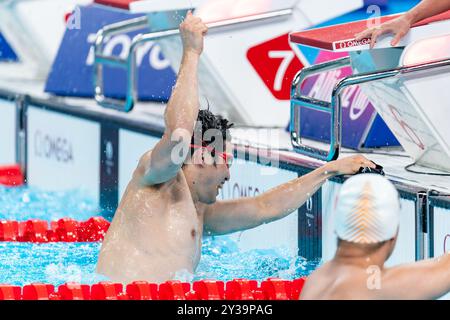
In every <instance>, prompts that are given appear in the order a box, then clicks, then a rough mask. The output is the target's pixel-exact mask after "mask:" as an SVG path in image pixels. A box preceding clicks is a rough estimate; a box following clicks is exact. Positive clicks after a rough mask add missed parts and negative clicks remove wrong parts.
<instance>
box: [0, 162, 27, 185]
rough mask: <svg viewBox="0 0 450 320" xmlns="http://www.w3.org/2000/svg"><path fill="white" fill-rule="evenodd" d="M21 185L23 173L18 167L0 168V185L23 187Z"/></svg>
mask: <svg viewBox="0 0 450 320" xmlns="http://www.w3.org/2000/svg"><path fill="white" fill-rule="evenodd" d="M23 183H24V178H23V173H22V169H21V168H20V166H19V165H11V166H0V184H2V185H5V186H8V187H17V186H21V185H23Z"/></svg>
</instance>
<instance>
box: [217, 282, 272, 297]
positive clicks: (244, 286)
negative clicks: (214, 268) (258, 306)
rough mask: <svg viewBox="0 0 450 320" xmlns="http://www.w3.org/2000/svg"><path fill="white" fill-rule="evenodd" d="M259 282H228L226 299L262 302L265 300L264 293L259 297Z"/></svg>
mask: <svg viewBox="0 0 450 320" xmlns="http://www.w3.org/2000/svg"><path fill="white" fill-rule="evenodd" d="M257 290H258V282H257V281H256V280H247V279H235V280H233V281H229V282H227V286H226V290H225V299H227V300H260V299H258V298H261V299H263V298H264V296H263V295H262V291H260V292H259V293H260V295H259V296H258V293H257Z"/></svg>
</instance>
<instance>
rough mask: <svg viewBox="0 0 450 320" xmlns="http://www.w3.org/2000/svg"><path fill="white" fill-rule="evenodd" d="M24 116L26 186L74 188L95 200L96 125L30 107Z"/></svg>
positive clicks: (97, 137)
mask: <svg viewBox="0 0 450 320" xmlns="http://www.w3.org/2000/svg"><path fill="white" fill-rule="evenodd" d="M27 115H28V116H27V119H26V121H27V132H28V134H27V151H26V152H27V158H28V162H27V181H28V185H30V186H33V187H38V188H41V189H44V190H52V191H67V190H73V189H78V190H82V191H83V192H87V193H88V194H89V196H92V198H93V200H94V201H99V199H100V194H99V191H100V189H99V184H100V170H99V164H100V150H101V149H100V124H99V123H97V122H94V121H91V120H85V119H82V118H78V117H76V116H71V115H67V114H63V113H59V112H56V111H50V110H44V109H41V108H38V107H34V106H28V109H27ZM55 177H57V178H55Z"/></svg>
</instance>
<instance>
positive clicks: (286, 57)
mask: <svg viewBox="0 0 450 320" xmlns="http://www.w3.org/2000/svg"><path fill="white" fill-rule="evenodd" d="M269 58H272V59H280V58H281V59H283V61H282V62H281V63H280V66H279V67H278V70H277V73H276V75H275V81H274V83H273V90H275V91H280V90H281V87H282V86H283V80H284V77H285V74H286V71H287V69H288V67H289V65H290V64H291V62H292V60H293V59H294V58H295V54H294V52H293V51H291V50H283V51H269Z"/></svg>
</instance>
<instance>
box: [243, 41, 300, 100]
mask: <svg viewBox="0 0 450 320" xmlns="http://www.w3.org/2000/svg"><path fill="white" fill-rule="evenodd" d="M247 59H248V61H250V63H251V65H252V66H253V68H254V69H255V71H256V72H257V73H258V75H259V76H260V77H261V80H262V81H263V82H264V84H265V85H266V86H267V88H268V89H269V90H270V92H272V95H273V96H274V97H275V98H277V99H279V100H289V99H290V91H291V82H292V80H293V79H294V76H295V74H296V73H297V72H298V71H299V70H300V69H302V68H303V67H304V66H303V64H302V63H301V62H300V60H299V59H298V58H297V57H296V55H295V53H294V51H293V50H292V48H291V46H290V45H289V34H288V33H286V34H284V35H282V36H280V37H277V38H275V39H272V40H269V41H267V42H264V43H261V44H259V45H257V46H255V47H253V48H250V49H249V50H248V52H247Z"/></svg>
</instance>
